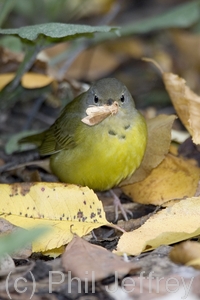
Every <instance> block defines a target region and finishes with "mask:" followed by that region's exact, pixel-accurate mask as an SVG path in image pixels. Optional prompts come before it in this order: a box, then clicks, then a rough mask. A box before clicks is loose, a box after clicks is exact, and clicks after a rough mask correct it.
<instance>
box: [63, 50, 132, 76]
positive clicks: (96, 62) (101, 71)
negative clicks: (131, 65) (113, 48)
mask: <svg viewBox="0 0 200 300" xmlns="http://www.w3.org/2000/svg"><path fill="white" fill-rule="evenodd" d="M124 60H126V58H124V57H121V56H117V55H114V53H113V52H110V51H109V50H108V49H106V46H105V45H98V46H96V47H93V48H90V49H87V50H85V51H82V52H81V54H80V55H79V56H78V57H77V59H76V60H75V61H74V62H73V63H72V65H71V66H70V67H69V69H68V70H67V73H66V75H67V77H69V78H74V79H82V78H84V80H85V81H93V80H97V79H99V78H101V77H104V76H105V75H106V74H108V73H110V72H112V71H114V70H115V69H116V68H117V67H118V66H119V65H120V64H121V62H123V61H124ZM88 61H89V62H90V63H89V64H88ZM84 66H85V67H84ZM86 70H87V72H86Z"/></svg>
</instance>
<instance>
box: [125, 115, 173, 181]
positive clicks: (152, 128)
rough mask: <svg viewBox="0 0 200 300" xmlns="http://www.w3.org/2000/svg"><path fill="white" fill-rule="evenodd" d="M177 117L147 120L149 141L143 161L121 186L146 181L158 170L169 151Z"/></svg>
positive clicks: (159, 117)
mask: <svg viewBox="0 0 200 300" xmlns="http://www.w3.org/2000/svg"><path fill="white" fill-rule="evenodd" d="M175 119H176V116H174V115H170V116H168V115H159V116H157V117H155V118H153V119H150V120H147V128H148V141H147V148H146V152H145V154H144V158H143V161H142V163H141V165H140V167H139V168H138V169H137V170H136V172H135V173H134V174H133V175H132V176H131V177H130V178H128V179H126V180H124V181H122V182H121V183H120V186H124V185H128V184H132V183H135V182H138V181H141V180H143V179H145V178H146V177H147V176H148V175H149V174H150V172H151V171H152V169H154V168H156V167H157V166H158V165H159V164H160V163H161V161H162V160H163V159H164V158H165V155H166V154H167V153H168V151H169V147H170V143H171V128H172V124H173V122H174V120H175Z"/></svg>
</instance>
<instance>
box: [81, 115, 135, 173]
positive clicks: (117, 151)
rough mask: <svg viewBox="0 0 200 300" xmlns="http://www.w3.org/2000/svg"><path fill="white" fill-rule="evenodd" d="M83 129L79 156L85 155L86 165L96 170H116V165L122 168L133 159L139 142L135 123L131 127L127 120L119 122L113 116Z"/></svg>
mask: <svg viewBox="0 0 200 300" xmlns="http://www.w3.org/2000/svg"><path fill="white" fill-rule="evenodd" d="M86 126H87V125H86ZM84 129H85V130H84V131H85V132H84V134H83V136H84V137H85V138H84V140H82V147H81V148H82V151H83V152H82V153H81V156H82V155H83V156H85V155H86V156H87V163H89V164H95V165H96V168H97V169H98V168H100V169H101V168H112V169H113V168H118V166H117V164H118V165H119V164H120V165H121V166H122V165H123V168H124V167H125V165H130V163H129V162H130V160H134V159H135V153H134V152H135V151H134V148H137V144H139V142H138V141H139V140H140V138H139V135H140V130H139V128H138V126H137V122H136V123H134V124H132V125H131V124H130V122H129V121H128V120H120V122H119V120H118V119H117V118H115V116H110V117H109V118H107V119H106V120H104V122H101V123H100V124H98V125H96V126H93V127H88V126H87V127H85V128H84ZM139 147H140V146H139ZM135 150H136V149H135Z"/></svg>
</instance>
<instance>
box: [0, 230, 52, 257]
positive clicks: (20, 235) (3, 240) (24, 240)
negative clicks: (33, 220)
mask: <svg viewBox="0 0 200 300" xmlns="http://www.w3.org/2000/svg"><path fill="white" fill-rule="evenodd" d="M48 230H49V228H48V227H38V228H33V229H30V230H24V229H18V231H15V232H14V233H12V234H9V235H6V236H3V237H0V257H2V256H3V255H4V254H5V253H8V254H10V253H12V252H13V251H16V250H19V249H22V248H23V247H24V246H26V245H27V244H29V243H31V242H33V241H34V240H36V239H37V238H38V237H39V236H41V235H42V234H44V233H46V232H47V231H48Z"/></svg>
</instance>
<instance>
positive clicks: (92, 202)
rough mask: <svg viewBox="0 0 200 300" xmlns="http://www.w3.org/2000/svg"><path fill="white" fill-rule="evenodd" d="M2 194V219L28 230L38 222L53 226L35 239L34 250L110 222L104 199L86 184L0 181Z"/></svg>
mask: <svg viewBox="0 0 200 300" xmlns="http://www.w3.org/2000/svg"><path fill="white" fill-rule="evenodd" d="M0 195H1V197H0V213H1V217H2V218H4V219H6V220H7V221H9V222H10V223H12V224H14V225H16V226H19V227H22V228H25V229H29V228H31V227H35V226H38V225H44V226H49V227H50V228H51V229H52V230H51V231H50V232H48V233H47V234H46V235H45V236H42V237H41V239H38V240H37V241H35V242H33V245H32V246H33V251H34V252H45V251H48V250H51V249H55V248H59V247H61V246H62V245H65V244H67V243H69V242H70V241H71V239H72V238H73V234H74V233H76V234H77V235H79V236H83V235H86V234H88V233H89V232H90V231H91V230H93V229H94V228H98V227H100V226H102V225H109V223H108V222H107V220H106V218H105V212H104V210H103V206H102V202H101V201H100V200H99V199H98V198H97V196H96V194H95V193H94V192H93V191H92V190H90V189H89V188H87V187H78V186H76V185H67V184H63V183H47V182H45V183H44V182H40V183H16V184H0ZM110 225H111V224H110Z"/></svg>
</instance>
